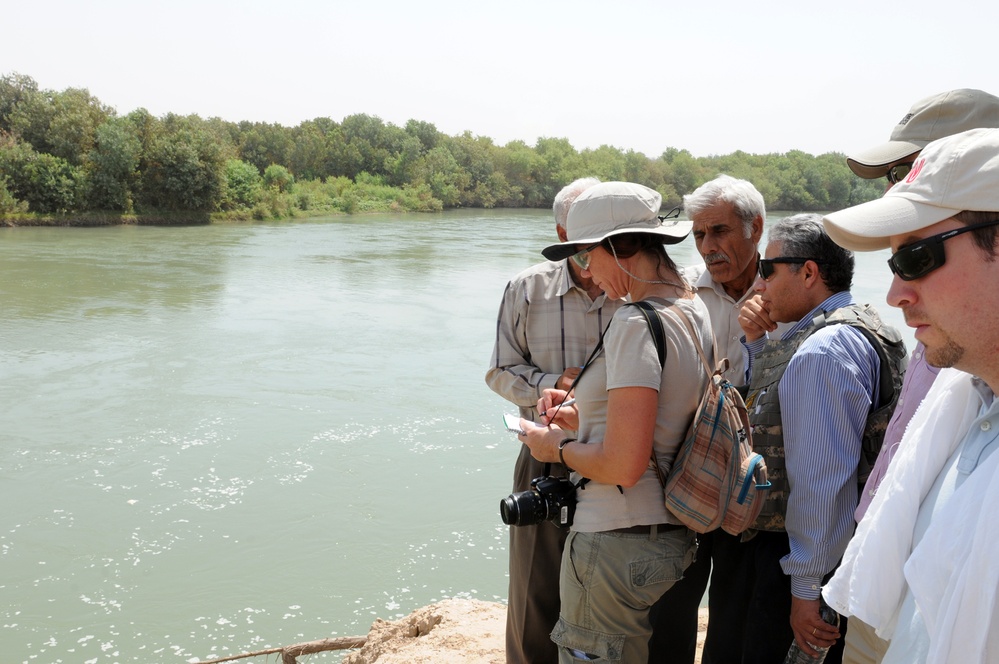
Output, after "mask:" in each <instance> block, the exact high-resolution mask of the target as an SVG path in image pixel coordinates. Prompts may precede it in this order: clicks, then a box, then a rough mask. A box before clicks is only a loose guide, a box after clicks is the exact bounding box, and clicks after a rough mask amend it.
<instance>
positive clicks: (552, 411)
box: [541, 397, 576, 417]
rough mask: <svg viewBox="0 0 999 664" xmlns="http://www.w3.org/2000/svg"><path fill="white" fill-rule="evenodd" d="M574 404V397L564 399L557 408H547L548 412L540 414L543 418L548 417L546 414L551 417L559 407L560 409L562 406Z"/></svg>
mask: <svg viewBox="0 0 999 664" xmlns="http://www.w3.org/2000/svg"><path fill="white" fill-rule="evenodd" d="M574 403H576V397H573V398H571V399H566V400H565V401H563V402H562V403H561V404H558V405H557V406H553V407H551V408H549V409H548V410H546V411H545V412H543V413H541V414H542V415H544V416H545V417H548V413H551V414H552V415H554V414H555V411H556V410H558V409H559V408H560V407H562V406H571V405H572V404H574Z"/></svg>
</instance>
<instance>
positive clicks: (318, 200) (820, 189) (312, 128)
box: [0, 73, 882, 218]
mask: <svg viewBox="0 0 999 664" xmlns="http://www.w3.org/2000/svg"><path fill="white" fill-rule="evenodd" d="M719 173H728V174H730V175H733V176H736V177H742V178H745V179H747V180H750V181H751V182H753V183H754V184H755V185H756V186H757V188H758V189H759V190H760V191H761V193H763V196H764V198H765V200H766V203H767V207H769V208H771V209H780V210H831V209H838V208H842V207H846V206H848V205H853V204H856V203H859V202H863V201H866V200H871V199H873V198H875V197H877V196H879V195H880V194H881V193H882V186H881V183H880V182H876V181H875V182H872V181H868V180H861V179H859V178H857V177H855V176H854V175H853V174H852V173H851V172H850V170H849V169H848V168H847V166H846V163H845V160H844V158H843V155H841V154H824V155H819V156H817V157H816V156H812V155H809V154H806V153H803V152H800V151H791V152H788V153H786V154H766V155H751V154H747V153H745V152H741V151H739V152H734V153H732V154H729V155H724V156H711V157H700V158H698V157H694V156H692V155H691V154H690V153H689V152H688V151H687V150H683V149H679V148H674V147H670V148H667V149H666V150H665V151H664V152H663V153H662V154H661V155H659V156H658V157H655V158H651V157H647V156H646V155H644V154H642V153H640V152H635V151H633V150H627V151H622V150H621V149H619V148H616V147H612V146H608V145H603V146H600V147H599V148H596V149H585V150H582V151H578V150H576V149H575V148H574V147H573V146H572V145H571V144H570V143H569V141H568V140H566V139H565V138H557V137H543V138H539V139H538V140H537V142H536V144H535V145H534V146H533V147H532V146H529V145H527V144H526V143H524V142H523V141H512V142H510V143H507V144H506V145H504V146H498V145H495V144H494V143H493V141H492V140H491V139H490V138H488V137H484V136H474V135H472V133H471V132H467V131H466V132H464V133H462V134H459V135H456V136H448V135H446V134H443V133H441V132H439V131H438V130H437V128H436V127H435V126H434V125H433V124H431V123H428V122H424V121H420V120H410V121H408V122H407V123H406V125H405V127H398V126H395V125H393V124H391V123H385V122H383V121H382V120H381V119H380V118H378V117H377V116H371V115H366V114H356V115H351V116H348V117H346V118H344V119H343V120H342V121H341V122H336V121H334V120H332V119H330V118H315V119H313V120H308V121H305V122H302V123H301V124H300V125H298V126H297V127H293V128H288V127H283V126H281V125H277V124H268V123H260V122H239V123H232V122H226V121H223V120H221V119H218V118H210V119H208V120H204V119H202V118H200V117H198V116H196V115H191V116H186V117H185V116H178V115H174V114H168V115H166V116H164V117H162V118H156V117H153V116H151V115H150V114H149V113H148V112H147V111H145V110H144V109H138V110H136V111H132V112H131V113H129V114H128V115H126V116H124V117H118V116H117V114H116V113H115V111H114V109H111V108H109V107H107V106H105V105H104V104H102V103H101V102H100V101H99V100H97V99H96V98H94V97H92V96H91V95H90V93H89V92H88V91H87V90H83V89H76V88H70V89H67V90H65V91H63V92H53V91H49V90H39V89H38V85H37V84H36V83H35V81H34V80H33V79H31V78H30V77H28V76H23V75H20V74H16V73H15V74H8V75H5V76H2V77H0V215H6V216H8V217H9V216H10V215H22V216H23V215H24V214H25V212H26V211H27V212H29V213H37V214H40V215H51V214H67V213H68V214H70V215H72V214H82V213H86V212H88V211H101V212H105V211H110V212H113V213H124V214H133V213H134V214H140V215H143V214H145V215H150V216H153V217H157V216H158V215H161V214H162V213H172V214H174V215H181V216H182V215H183V214H185V213H189V212H190V213H198V214H199V215H200V216H199V218H204V217H203V215H204V214H205V213H211V214H215V215H217V216H222V217H226V216H229V217H249V216H253V217H256V218H280V217H285V216H292V215H296V214H322V213H336V212H360V211H366V210H420V211H435V210H441V209H444V208H449V207H459V206H464V207H486V208H490V207H548V206H550V205H551V202H552V199H553V197H554V196H555V194H556V193H557V192H558V190H559V189H560V188H561V187H562V186H563V185H564V184H566V183H567V182H569V181H571V180H573V179H575V178H577V177H582V176H587V175H594V176H596V177H599V178H601V179H603V180H612V179H613V180H630V181H634V182H640V183H642V184H645V185H648V186H650V187H653V188H655V189H657V190H658V191H659V192H660V193H662V195H663V199H664V203H665V204H666V205H670V206H673V205H677V204H679V203H680V200H681V198H682V196H683V195H684V194H686V193H689V192H690V191H692V190H693V189H694V188H696V187H697V186H698V185H699V184H701V183H702V182H704V181H706V180H708V179H710V178H712V177H714V176H715V175H717V174H719Z"/></svg>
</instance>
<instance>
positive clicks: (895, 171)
mask: <svg viewBox="0 0 999 664" xmlns="http://www.w3.org/2000/svg"><path fill="white" fill-rule="evenodd" d="M915 163H916V162H914V161H907V162H905V163H904V164H895V165H894V166H892V167H891V168H889V169H888V172H887V173H886V174H885V177H886V178H888V182H890V183H892V184H898V183H899V182H901V181H902V180H903V179H904V178H905V176H906V175H908V174H909V171H911V170H912V165H913V164H915Z"/></svg>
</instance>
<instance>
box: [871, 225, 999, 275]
mask: <svg viewBox="0 0 999 664" xmlns="http://www.w3.org/2000/svg"><path fill="white" fill-rule="evenodd" d="M996 225H999V219H996V220H995V221H986V222H985V223H982V224H972V225H971V226H965V227H964V228H955V229H954V230H952V231H947V232H945V233H940V234H939V235H934V236H932V237H928V238H926V239H924V240H919V241H918V242H913V243H912V244H907V245H905V246H904V247H900V248H899V249H898V251H896V252H895V253H894V254H892V257H891V258H889V259H888V267H889V268H891V271H892V273H893V274H897V275H898V278H899V279H901V280H902V281H912V280H914V279H919V278H920V277H925V276H926V275H928V274H929V273H930V272H932V271H933V270H935V269H937V268H938V267H941V266H942V265H943V264H944V263H945V262H946V260H947V255H946V254H945V253H944V245H943V243H944V242H945V241H946V240H949V239H951V238H952V237H956V236H958V235H960V234H961V233H967V232H968V231H973V230H975V229H978V228H985V227H986V226H996Z"/></svg>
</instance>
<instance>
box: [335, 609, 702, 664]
mask: <svg viewBox="0 0 999 664" xmlns="http://www.w3.org/2000/svg"><path fill="white" fill-rule="evenodd" d="M706 626H707V611H706V610H705V609H701V612H700V616H699V619H698V634H697V649H698V653H697V661H700V649H701V645H702V644H703V642H704V630H705V628H706ZM505 631H506V605H504V604H499V603H497V602H483V601H481V600H477V599H446V600H443V601H441V602H437V603H435V604H430V605H429V606H425V607H423V608H421V609H417V610H416V611H414V612H413V613H411V614H409V615H408V616H406V617H405V618H402V619H400V620H395V621H387V620H381V619H378V620H376V621H375V623H374V624H373V625H372V626H371V630H370V631H369V632H368V637H367V642H366V643H365V644H364V647H363V648H361V649H360V650H356V651H354V652H352V653H349V654H347V655H345V656H344V658H343V664H412V663H413V662H434V663H435V664H437V663H440V664H465V663H466V662H483V663H489V664H493V663H495V664H505V662H506V653H505V651H504V637H505Z"/></svg>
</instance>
